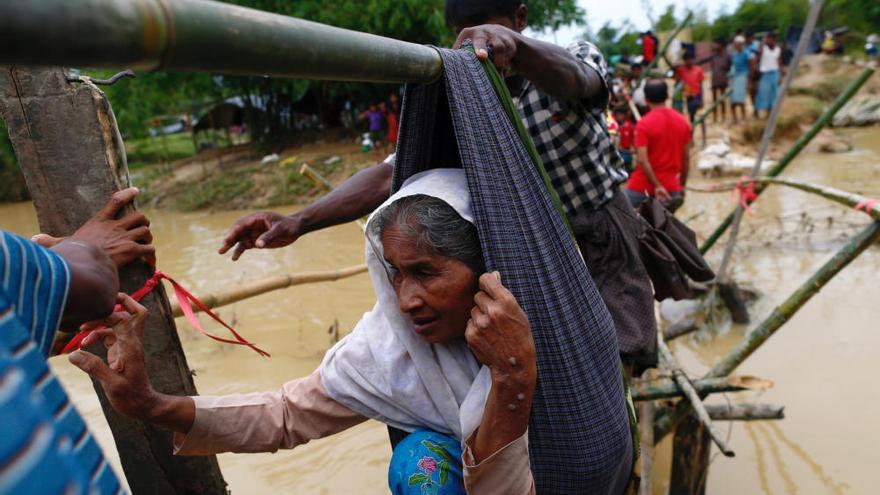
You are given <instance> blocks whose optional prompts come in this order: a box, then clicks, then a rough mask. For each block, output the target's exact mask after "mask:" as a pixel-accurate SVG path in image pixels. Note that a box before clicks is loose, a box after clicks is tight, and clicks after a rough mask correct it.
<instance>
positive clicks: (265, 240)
mask: <svg viewBox="0 0 880 495" xmlns="http://www.w3.org/2000/svg"><path fill="white" fill-rule="evenodd" d="M301 235H302V232H301V230H300V222H299V220H298V219H297V218H296V217H288V216H284V215H281V214H279V213H273V212H271V211H260V212H257V213H253V214H250V215H248V216H246V217H243V218H241V219H239V220H238V221H237V222H235V224H234V225H233V226H232V228H230V229H229V232H228V233H227V234H226V237H225V238H224V239H223V245H222V246H220V249H219V250H218V252H219V253H220V254H225V253H226V252H228V251H229V250H230V249H232V247H233V246H235V250H234V251H233V252H232V261H236V260H238V258H240V257H241V255H242V253H244V252H245V251H247V250H248V249H253V248H258V249H263V248H280V247H284V246H287V245H289V244H291V243H293V242H294V241H295V240H297V239H299V237H300V236H301Z"/></svg>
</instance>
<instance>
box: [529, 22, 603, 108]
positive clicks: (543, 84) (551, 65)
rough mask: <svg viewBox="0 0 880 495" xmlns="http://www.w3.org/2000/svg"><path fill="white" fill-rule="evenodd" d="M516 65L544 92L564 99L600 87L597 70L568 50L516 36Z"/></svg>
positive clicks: (593, 92) (588, 94)
mask: <svg viewBox="0 0 880 495" xmlns="http://www.w3.org/2000/svg"><path fill="white" fill-rule="evenodd" d="M514 62H515V63H516V69H517V70H518V71H519V73H520V74H522V75H523V77H525V78H526V79H528V80H529V81H531V82H532V83H533V84H534V85H535V86H537V87H538V89H540V90H541V91H543V92H544V93H547V94H548V95H550V96H554V97H556V98H560V99H564V100H579V99H590V98H593V97H595V96H596V95H598V94H599V92H600V91H603V90H604V87H605V85H604V83H603V82H602V78H601V77H600V76H599V73H598V72H596V71H595V70H592V69H590V68H589V67H588V66H587V65H586V64H584V63H583V62H581V61H580V60H578V59H577V58H576V57H575V56H574V55H572V54H571V53H569V52H568V50H566V49H564V48H562V47H559V46H556V45H554V44H552V43H545V42H543V41H539V40H536V39H534V38H529V37H527V36H523V35H519V36H517V49H516V58H515V60H514Z"/></svg>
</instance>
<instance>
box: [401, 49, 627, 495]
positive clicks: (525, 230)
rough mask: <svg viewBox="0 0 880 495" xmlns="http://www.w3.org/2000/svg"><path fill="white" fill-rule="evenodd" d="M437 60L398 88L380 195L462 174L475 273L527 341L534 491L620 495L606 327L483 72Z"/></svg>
mask: <svg viewBox="0 0 880 495" xmlns="http://www.w3.org/2000/svg"><path fill="white" fill-rule="evenodd" d="M439 52H440V55H441V58H442V60H443V67H444V71H443V76H442V77H441V78H440V80H438V81H435V82H433V83H429V84H419V85H408V86H407V87H406V89H405V96H404V102H403V109H402V115H401V126H400V131H399V132H400V134H399V141H398V147H397V161H396V165H395V169H394V180H393V185H392V191H397V190H398V189H399V188H400V187H401V185H402V184H403V182H404V181H405V180H406V179H407V178H409V177H411V176H412V175H414V174H416V173H419V172H422V171H425V170H428V169H432V168H442V167H460V168H463V169H464V171H465V175H466V177H467V184H468V190H469V193H470V196H471V201H472V208H473V213H474V220H475V222H474V223H475V224H476V227H477V232H478V234H479V237H480V244H481V247H482V250H483V257H484V260H485V263H486V268H487V270H489V271H492V270H498V271H500V272H501V275H502V280H504V284H505V286H506V287H507V288H508V289H510V291H511V292H512V293H513V294H514V296H515V297H516V298H517V301H518V302H519V304H520V305H521V306H522V308H523V309H524V310H525V312H526V314H527V315H528V317H529V322H530V324H531V327H532V334H533V336H534V340H535V347H536V351H537V362H538V383H537V388H536V391H535V396H534V399H533V401H532V413H531V419H530V422H529V454H530V457H531V462H532V471H533V474H534V477H535V483H536V488H537V492H538V493H541V494H574V493H599V494H602V493H609V494H611V493H615V494H617V493H622V492H623V490H624V488H625V486H626V483H627V481H628V480H629V474H630V469H631V466H632V460H633V454H632V453H633V444H632V438H631V430H630V421H629V417H628V412H627V405H626V400H625V392H624V383H623V380H622V379H621V372H620V367H619V357H618V348H617V341H616V334H615V329H614V324H613V322H612V320H611V316H610V315H609V313H608V310H607V309H606V307H605V304H604V303H603V302H602V299H601V298H600V296H599V292H598V291H597V289H596V287H595V285H594V284H593V281H592V279H591V278H590V274H589V273H588V271H587V268H586V266H585V265H584V262H583V259H582V258H581V255H580V253H579V252H578V249H577V247H576V245H575V243H574V241H573V239H572V237H571V235H570V233H569V230H568V227H567V221H566V219H565V217H564V215H562V214H561V211H560V209H559V208H558V201H557V202H555V201H554V195H555V191H553V189H552V187H550V184H549V180H547V177H546V173H544V172H543V166H542V165H541V163H540V160H539V159H538V158H537V154H536V153H534V149H533V148H534V145H533V144H532V143H531V140H530V139H529V138H528V136H527V135H524V131H523V132H518V130H517V129H516V128H515V127H514V126H515V123H514V122H512V121H511V119H510V118H509V117H508V114H507V113H505V104H506V105H507V106H508V107H509V108H512V103H511V102H510V98H509V95H507V94H502V95H501V101H499V95H497V94H496V91H495V89H493V81H491V80H490V78H489V76H488V75H487V70H494V69H491V68H485V69H484V67H483V66H482V65H481V63H480V62H479V61H478V60H477V58H476V56H475V55H474V54H473V52H472V51H470V50H446V49H440V50H439ZM497 82H498V79H497V78H496V80H495V83H496V85H497ZM503 91H506V89H505V90H503ZM509 108H508V110H509ZM521 130H522V129H520V131H521ZM530 147H531V149H530ZM530 151H531V152H532V153H530Z"/></svg>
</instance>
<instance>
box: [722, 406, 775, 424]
mask: <svg viewBox="0 0 880 495" xmlns="http://www.w3.org/2000/svg"><path fill="white" fill-rule="evenodd" d="M706 410H707V411H709V417H711V418H712V419H713V420H715V421H757V420H765V419H784V418H785V406H782V405H780V404H709V405H707V406H706Z"/></svg>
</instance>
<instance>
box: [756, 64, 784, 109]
mask: <svg viewBox="0 0 880 495" xmlns="http://www.w3.org/2000/svg"><path fill="white" fill-rule="evenodd" d="M778 90H779V71H778V70H770V71H767V72H762V73H761V79H760V81H758V95H757V96H756V97H755V110H770V109H771V108H773V103H774V102H775V101H776V92H777V91H778Z"/></svg>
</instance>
